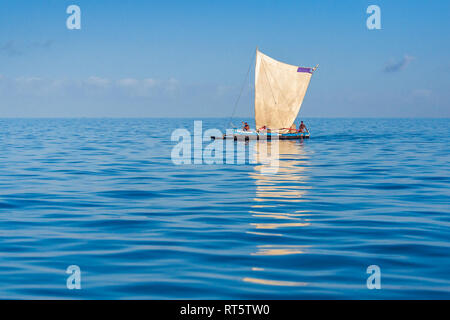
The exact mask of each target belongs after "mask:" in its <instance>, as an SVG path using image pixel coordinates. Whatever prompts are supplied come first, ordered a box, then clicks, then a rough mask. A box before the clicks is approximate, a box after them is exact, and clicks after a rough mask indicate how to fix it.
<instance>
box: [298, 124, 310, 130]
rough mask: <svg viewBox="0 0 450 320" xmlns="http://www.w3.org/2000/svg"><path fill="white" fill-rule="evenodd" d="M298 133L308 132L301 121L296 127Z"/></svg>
mask: <svg viewBox="0 0 450 320" xmlns="http://www.w3.org/2000/svg"><path fill="white" fill-rule="evenodd" d="M298 131H299V132H305V131H306V132H309V131H308V128H306V126H305V124H304V123H303V121H301V122H300V126H299V127H298Z"/></svg>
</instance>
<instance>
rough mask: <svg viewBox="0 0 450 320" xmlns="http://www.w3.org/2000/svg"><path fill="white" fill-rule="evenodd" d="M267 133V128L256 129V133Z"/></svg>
mask: <svg viewBox="0 0 450 320" xmlns="http://www.w3.org/2000/svg"><path fill="white" fill-rule="evenodd" d="M266 131H267V126H262V127H261V128H259V129H258V132H266Z"/></svg>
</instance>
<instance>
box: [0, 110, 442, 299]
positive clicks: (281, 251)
mask: <svg viewBox="0 0 450 320" xmlns="http://www.w3.org/2000/svg"><path fill="white" fill-rule="evenodd" d="M236 122H238V123H240V122H239V121H236ZM226 124H227V120H226V119H207V120H204V121H203V129H204V130H205V129H207V128H219V129H222V130H223V129H224V126H225V125H226ZM306 124H307V126H308V127H309V128H310V131H311V139H309V140H305V141H282V142H280V153H281V154H280V161H279V170H278V173H277V174H273V175H268V174H263V173H262V169H263V166H264V165H262V164H258V163H256V164H249V163H246V164H221V165H205V164H200V165H194V164H192V165H180V166H177V165H174V164H173V162H172V160H171V151H172V148H173V147H174V146H175V145H176V142H172V141H171V136H170V135H171V133H172V131H173V130H174V129H176V128H182V127H184V128H187V129H189V130H190V131H191V132H192V131H193V120H192V119H2V120H0V126H1V129H0V298H3V299H5V298H10V299H16V298H19V299H22V298H26V299H49V298H62V299H71V298H74V299H79V298H87V299H110V298H111V299H132V298H136V299H179V298H186V299H202V298H218V299H222V298H227V299H316V298H319V299H339V298H349V299H400V298H402V299H405V298H406V299H423V298H425V299H427V298H438V299H439V298H445V299H450V120H449V119H415V120H413V119H306ZM207 144H209V142H205V145H207ZM250 152H251V150H250ZM70 265H77V266H79V267H80V268H81V286H82V288H81V290H69V289H67V287H66V280H67V277H68V274H66V269H67V267H68V266H70ZM370 265H377V266H379V267H380V269H381V289H380V290H376V289H373V290H369V289H368V288H367V286H366V280H367V278H368V277H369V274H367V273H366V269H367V267H368V266H370Z"/></svg>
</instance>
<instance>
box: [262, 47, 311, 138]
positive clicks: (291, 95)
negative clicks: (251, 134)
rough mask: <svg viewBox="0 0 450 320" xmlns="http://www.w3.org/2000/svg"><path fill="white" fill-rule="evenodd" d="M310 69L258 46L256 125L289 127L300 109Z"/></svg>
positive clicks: (309, 77) (278, 127)
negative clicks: (262, 50) (279, 57)
mask: <svg viewBox="0 0 450 320" xmlns="http://www.w3.org/2000/svg"><path fill="white" fill-rule="evenodd" d="M313 71H314V69H313V68H303V67H296V66H292V65H289V64H286V63H283V62H279V61H277V60H275V59H272V58H271V57H269V56H267V55H265V54H263V53H261V52H260V51H258V50H257V51H256V67H255V123H256V128H261V127H262V126H267V127H268V128H270V129H271V130H273V131H278V130H281V129H283V128H289V127H290V126H291V125H292V124H293V123H294V121H295V118H296V117H297V114H298V112H299V111H300V107H301V105H302V102H303V98H304V97H305V93H306V90H307V89H308V85H309V81H310V79H311V75H312V73H313Z"/></svg>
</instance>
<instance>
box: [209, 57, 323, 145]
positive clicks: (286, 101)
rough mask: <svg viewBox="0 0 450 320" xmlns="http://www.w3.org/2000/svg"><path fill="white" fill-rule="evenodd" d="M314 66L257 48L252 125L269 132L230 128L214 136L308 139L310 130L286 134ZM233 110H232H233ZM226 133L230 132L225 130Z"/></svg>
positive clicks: (301, 100) (257, 138) (244, 138)
mask: <svg viewBox="0 0 450 320" xmlns="http://www.w3.org/2000/svg"><path fill="white" fill-rule="evenodd" d="M317 67H318V65H316V66H315V67H314V68H310V67H299V66H294V65H290V64H286V63H284V62H281V61H277V60H275V59H273V58H271V57H269V56H268V55H265V54H264V53H262V52H261V51H259V50H258V48H257V49H256V62H255V126H256V129H259V128H263V127H265V128H267V129H269V132H261V131H256V130H254V131H243V130H238V129H233V131H232V133H231V134H230V133H228V134H225V135H223V136H222V137H211V138H213V139H234V140H239V139H243V140H263V139H264V140H270V139H273V138H275V137H276V138H278V139H279V140H293V139H304V138H306V139H307V138H309V132H305V133H302V132H297V133H289V131H291V130H290V129H286V128H291V126H292V125H293V124H294V121H295V119H296V118H297V115H298V113H299V111H300V108H301V106H302V102H303V98H304V97H305V94H306V91H307V90H308V86H309V82H310V80H311V77H312V75H313V73H314V72H315V71H316V69H317ZM233 113H234V112H233ZM228 132H229V131H228Z"/></svg>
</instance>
